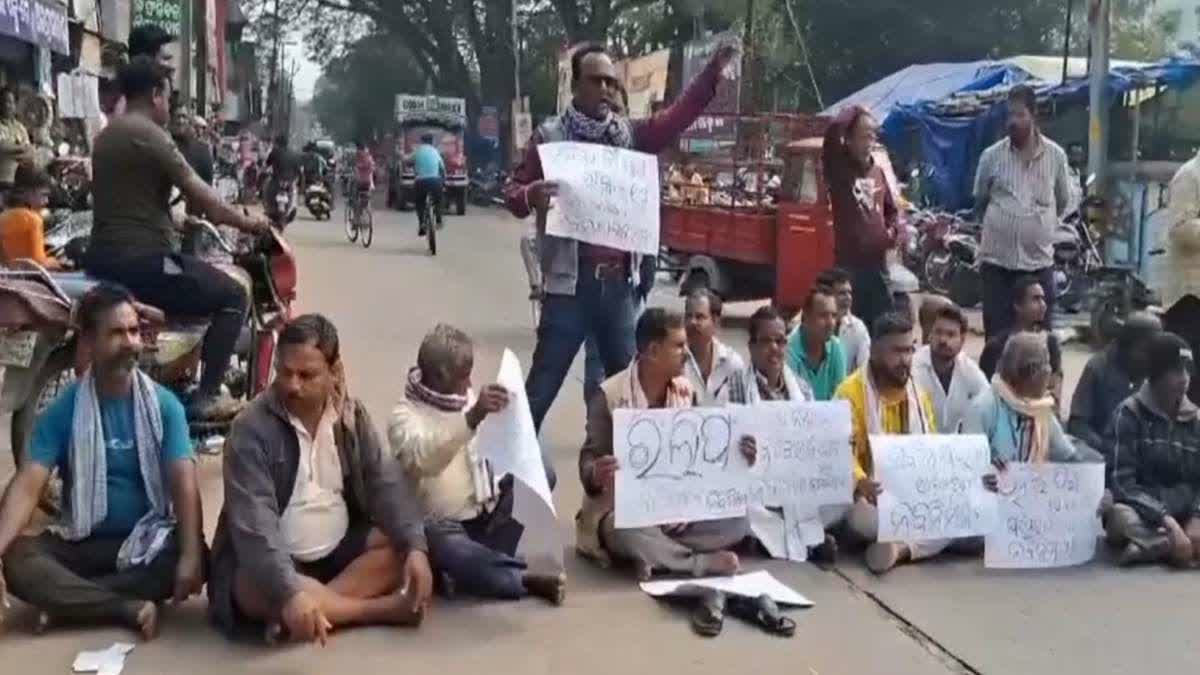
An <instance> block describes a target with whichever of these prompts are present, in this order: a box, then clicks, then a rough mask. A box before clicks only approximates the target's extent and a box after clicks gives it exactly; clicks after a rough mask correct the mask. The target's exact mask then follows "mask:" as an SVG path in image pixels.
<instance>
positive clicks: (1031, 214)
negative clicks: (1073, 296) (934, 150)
mask: <svg viewBox="0 0 1200 675" xmlns="http://www.w3.org/2000/svg"><path fill="white" fill-rule="evenodd" d="M1036 111H1037V97H1036V95H1035V94H1034V92H1033V89H1031V88H1029V87H1027V86H1025V85H1018V86H1016V87H1013V88H1012V90H1011V91H1010V92H1009V94H1008V136H1007V137H1006V138H1003V139H1001V140H1000V141H999V142H998V143H996V144H995V145H993V146H992V147H990V148H988V149H987V150H984V152H983V155H981V156H980V158H979V169H978V171H977V172H976V174H975V208H976V212H977V213H979V214H981V215H982V218H983V245H982V247H981V250H980V255H981V257H982V263H983V264H982V266H981V270H980V271H981V275H982V277H983V330H984V333H986V334H987V335H988V336H989V337H990V336H992V335H997V334H999V333H1003V332H1004V331H1006V330H1007V329H1008V328H1009V327H1010V326H1011V325H1012V322H1013V309H1012V304H1013V303H1012V287H1013V284H1014V283H1015V281H1016V280H1017V279H1018V278H1020V277H1021V276H1023V275H1026V274H1034V275H1036V276H1037V277H1038V280H1039V281H1040V282H1041V285H1042V288H1043V289H1044V290H1045V291H1046V304H1047V308H1046V317H1047V321H1049V320H1050V318H1051V317H1052V316H1053V309H1054V307H1053V305H1054V275H1053V265H1054V230H1055V228H1056V227H1057V225H1058V222H1059V219H1060V218H1061V217H1062V215H1063V214H1064V213H1065V212H1066V211H1067V208H1068V207H1069V206H1070V195H1071V179H1070V177H1069V171H1068V168H1067V154H1066V153H1065V152H1064V151H1063V149H1062V148H1061V147H1059V145H1058V144H1057V143H1055V142H1054V141H1052V140H1050V139H1049V138H1046V137H1045V136H1043V135H1042V133H1041V132H1040V131H1039V130H1038V126H1037V118H1036Z"/></svg>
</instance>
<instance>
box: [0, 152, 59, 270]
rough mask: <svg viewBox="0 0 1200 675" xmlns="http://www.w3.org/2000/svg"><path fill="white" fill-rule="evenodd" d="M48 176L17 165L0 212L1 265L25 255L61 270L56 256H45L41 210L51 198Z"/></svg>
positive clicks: (39, 262)
mask: <svg viewBox="0 0 1200 675" xmlns="http://www.w3.org/2000/svg"><path fill="white" fill-rule="evenodd" d="M50 184H51V182H50V176H48V175H47V174H46V173H45V172H44V171H42V170H41V169H38V168H37V167H35V166H34V165H33V164H31V163H28V162H26V163H23V164H21V165H20V166H18V167H17V175H16V178H15V179H14V180H13V189H12V192H10V193H9V195H8V208H7V209H5V211H4V213H2V214H0V252H2V253H3V256H4V264H5V265H11V264H12V263H13V261H15V260H20V259H22V258H27V259H29V260H33V261H34V262H36V263H38V264H39V265H41V266H42V267H45V268H46V269H49V270H58V269H62V263H61V262H59V260H58V259H56V258H53V257H51V256H48V255H46V242H45V232H44V231H43V227H44V225H43V222H42V216H41V213H40V212H41V210H42V209H44V208H46V204H47V203H48V202H49V201H50Z"/></svg>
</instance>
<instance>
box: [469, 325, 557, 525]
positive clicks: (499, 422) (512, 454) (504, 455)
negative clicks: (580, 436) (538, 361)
mask: <svg viewBox="0 0 1200 675" xmlns="http://www.w3.org/2000/svg"><path fill="white" fill-rule="evenodd" d="M496 384H499V385H501V386H502V387H504V388H505V389H507V390H508V395H509V399H508V407H506V408H505V409H504V410H502V411H500V412H498V413H496V414H494V415H488V416H487V417H486V418H485V419H484V420H483V422H482V423H481V424H480V425H479V429H478V430H477V431H476V433H475V441H474V442H475V448H476V450H477V451H478V452H479V454H480V456H481V457H484V458H486V459H488V460H489V461H491V463H492V469H493V471H495V473H496V475H497V476H502V475H504V474H506V473H511V474H512V475H513V478H516V479H517V480H520V481H522V482H523V483H525V484H526V485H528V486H529V487H530V489H532V490H533V491H534V492H535V493H537V495H538V496H540V497H541V498H542V501H544V502H545V503H546V506H547V507H548V508H549V509H550V512H551V513H552V514H553V513H555V511H554V499H553V497H551V495H550V483H549V481H547V479H546V468H545V466H543V464H542V447H541V444H539V443H538V437H537V432H535V431H534V428H533V416H532V415H531V414H530V412H529V399H527V398H526V397H525V378H524V376H523V375H522V374H521V362H520V361H519V360H518V359H517V355H516V354H513V353H512V350H509V349H505V350H504V356H503V357H502V358H501V360H500V373H499V374H498V375H497V376H496Z"/></svg>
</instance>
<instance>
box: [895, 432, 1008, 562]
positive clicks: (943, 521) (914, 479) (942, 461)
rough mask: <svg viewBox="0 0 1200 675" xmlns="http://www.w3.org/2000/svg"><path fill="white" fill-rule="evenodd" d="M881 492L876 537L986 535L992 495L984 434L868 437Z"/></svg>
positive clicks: (993, 500)
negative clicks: (986, 482)
mask: <svg viewBox="0 0 1200 675" xmlns="http://www.w3.org/2000/svg"><path fill="white" fill-rule="evenodd" d="M871 455H872V456H873V458H874V460H875V478H876V480H878V481H879V482H880V484H881V485H882V486H883V492H882V493H881V494H880V495H879V501H878V504H879V541H929V540H934V539H956V538H959V537H971V536H982V535H986V534H987V533H989V532H990V531H991V530H992V524H993V523H994V522H995V506H996V495H994V494H992V493H991V492H988V491H987V489H986V488H984V487H983V476H984V475H985V474H987V473H989V472H991V471H992V470H993V468H992V464H991V460H990V457H991V452H990V450H989V449H988V440H987V437H986V436H983V435H938V434H920V435H913V436H886V435H885V436H871Z"/></svg>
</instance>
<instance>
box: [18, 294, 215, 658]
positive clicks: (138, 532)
mask: <svg viewBox="0 0 1200 675" xmlns="http://www.w3.org/2000/svg"><path fill="white" fill-rule="evenodd" d="M76 316H77V317H78V322H79V337H80V340H81V346H82V347H83V349H84V350H85V351H86V352H88V353H89V355H90V357H91V363H92V365H91V369H90V370H88V371H87V372H86V373H84V375H83V377H82V379H80V381H79V382H78V383H76V384H74V385H71V386H70V387H68V388H67V389H66V391H64V392H63V394H62V395H61V396H60V397H59V398H58V400H56V401H55V402H54V403H52V404H51V405H50V407H49V408H47V409H46V412H45V413H43V414H42V417H41V419H39V420H38V422H37V425H36V426H35V428H34V432H33V438H32V441H31V442H30V445H29V455H28V457H26V458H25V460H24V462H23V463H22V464H21V466H20V468H19V469H18V471H17V475H16V477H15V478H14V479H13V481H12V482H11V483H10V484H9V487H8V490H7V491H6V493H5V496H4V502H3V504H2V505H0V554H3V558H2V560H3V565H0V601H2V599H3V596H4V585H5V584H4V581H5V579H7V580H8V584H9V589H10V590H11V591H12V593H13V595H15V596H17V597H18V598H20V599H22V600H24V601H26V602H28V603H29V604H31V605H33V606H34V607H36V608H37V609H38V610H40V612H41V616H40V620H39V628H45V627H46V626H47V625H48V624H49V623H50V622H59V621H64V622H76V621H88V622H104V623H119V624H124V625H127V626H129V627H131V628H133V629H135V630H139V631H140V632H141V633H142V635H143V637H145V638H146V639H151V638H153V637H154V635H155V633H156V631H157V628H158V611H157V608H156V606H155V604H154V603H156V602H159V601H162V600H165V599H167V598H171V597H172V596H173V597H174V599H175V600H176V601H183V600H185V599H186V598H188V597H189V596H191V595H193V594H195V593H199V592H200V589H201V587H202V586H203V585H204V576H203V574H204V573H203V568H204V564H203V561H204V558H205V552H204V539H203V534H202V528H201V512H200V492H199V490H198V489H197V487H196V466H195V461H194V458H193V455H192V444H191V441H190V439H189V438H188V424H187V419H186V416H185V414H184V410H183V405H182V404H181V403H180V402H179V400H178V399H177V398H175V395H174V394H172V393H171V392H169V391H167V390H166V389H164V388H162V387H161V386H159V385H157V384H155V383H154V382H153V381H152V380H151V379H150V377H149V376H148V375H146V374H145V373H143V372H142V371H140V370H139V369H138V367H137V359H138V354H139V353H140V351H141V347H142V343H141V333H140V330H139V326H138V314H137V311H136V310H135V309H134V302H133V296H131V295H130V294H129V292H128V291H126V290H125V289H123V288H121V287H119V286H114V285H112V284H101V285H99V286H97V287H96V288H94V289H92V290H91V291H89V292H88V294H87V295H86V296H84V298H83V299H82V300H81V301H80V304H79V308H78V310H77V314H76ZM55 467H58V469H59V471H60V473H61V474H62V476H63V485H64V488H63V509H62V517H61V520H60V522H59V523H58V524H57V525H56V526H52V527H51V528H50V531H49V532H46V533H43V534H41V535H39V536H36V537H20V536H18V535H19V534H20V533H21V530H22V529H23V528H24V527H25V526H26V525H27V524H28V523H29V519H30V516H31V515H32V514H33V510H34V508H35V507H36V506H37V502H38V498H39V496H40V495H41V494H42V490H43V488H44V487H45V486H46V482H47V481H48V480H49V478H50V471H51V469H53V468H55ZM3 604H4V603H3V602H0V615H2V614H3V611H4V607H3ZM0 618H3V617H2V616H0Z"/></svg>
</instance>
